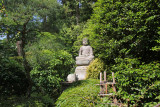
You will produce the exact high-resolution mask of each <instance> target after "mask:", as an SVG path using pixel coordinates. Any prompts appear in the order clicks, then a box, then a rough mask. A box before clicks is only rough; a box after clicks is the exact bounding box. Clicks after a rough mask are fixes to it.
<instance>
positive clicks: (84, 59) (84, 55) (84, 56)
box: [76, 38, 94, 65]
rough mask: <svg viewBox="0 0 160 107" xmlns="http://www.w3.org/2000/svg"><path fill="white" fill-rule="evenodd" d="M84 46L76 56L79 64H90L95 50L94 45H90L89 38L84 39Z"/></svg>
mask: <svg viewBox="0 0 160 107" xmlns="http://www.w3.org/2000/svg"><path fill="white" fill-rule="evenodd" d="M82 43H83V46H82V47H81V48H80V50H79V56H78V57H76V64H77V65H89V63H90V62H91V61H92V60H93V58H94V55H93V50H92V47H91V46H89V45H88V39H87V38H84V39H83V42H82Z"/></svg>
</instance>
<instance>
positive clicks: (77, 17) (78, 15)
mask: <svg viewBox="0 0 160 107" xmlns="http://www.w3.org/2000/svg"><path fill="white" fill-rule="evenodd" d="M77 2H78V3H77V5H76V24H77V25H79V17H80V10H79V3H80V0H77Z"/></svg>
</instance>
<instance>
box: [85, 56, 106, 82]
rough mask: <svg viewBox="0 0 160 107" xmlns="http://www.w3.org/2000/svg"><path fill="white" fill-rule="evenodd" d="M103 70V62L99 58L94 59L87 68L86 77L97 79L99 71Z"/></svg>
mask: <svg viewBox="0 0 160 107" xmlns="http://www.w3.org/2000/svg"><path fill="white" fill-rule="evenodd" d="M103 70H104V63H103V62H102V60H100V59H99V58H96V59H94V60H93V61H92V62H91V63H90V65H89V66H88V68H87V77H86V78H92V79H98V77H99V73H100V72H102V71H103Z"/></svg>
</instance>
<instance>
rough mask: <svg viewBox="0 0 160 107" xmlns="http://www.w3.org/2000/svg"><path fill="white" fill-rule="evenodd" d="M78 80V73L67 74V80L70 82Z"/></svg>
mask: <svg viewBox="0 0 160 107" xmlns="http://www.w3.org/2000/svg"><path fill="white" fill-rule="evenodd" d="M76 80H77V77H76V74H69V75H68V76H67V81H68V82H75V81H76Z"/></svg>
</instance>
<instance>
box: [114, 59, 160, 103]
mask: <svg viewBox="0 0 160 107" xmlns="http://www.w3.org/2000/svg"><path fill="white" fill-rule="evenodd" d="M116 62H117V64H116V65H114V66H112V71H114V72H115V78H116V82H117V83H118V84H117V89H118V97H119V98H120V99H121V100H122V102H123V101H124V102H125V101H126V100H127V99H129V100H130V102H131V104H132V105H138V106H144V105H145V104H146V103H151V102H155V103H157V102H158V101H159V100H158V99H156V97H157V96H159V95H160V88H159V87H160V63H156V62H153V63H149V64H142V65H139V61H138V60H137V59H129V58H125V59H117V60H116Z"/></svg>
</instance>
